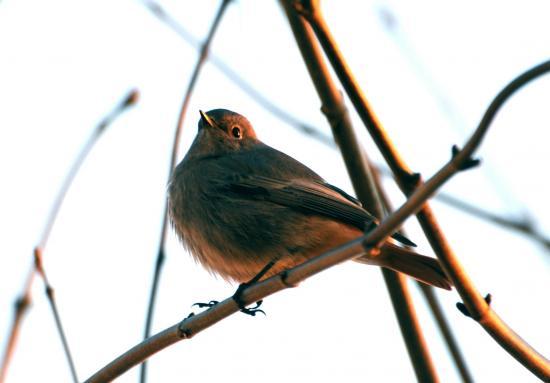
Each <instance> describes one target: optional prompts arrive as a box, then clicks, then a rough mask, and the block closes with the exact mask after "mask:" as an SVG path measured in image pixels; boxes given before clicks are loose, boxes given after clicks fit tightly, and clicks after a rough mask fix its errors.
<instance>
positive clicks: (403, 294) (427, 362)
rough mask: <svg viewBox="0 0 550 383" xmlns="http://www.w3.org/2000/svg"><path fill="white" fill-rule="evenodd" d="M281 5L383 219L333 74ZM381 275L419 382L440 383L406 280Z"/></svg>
mask: <svg viewBox="0 0 550 383" xmlns="http://www.w3.org/2000/svg"><path fill="white" fill-rule="evenodd" d="M281 4H282V6H283V8H284V10H285V12H286V15H287V17H288V21H289V23H290V26H291V29H292V31H293V33H294V37H295V39H296V43H297V44H298V47H299V49H300V52H301V54H302V57H303V59H304V62H305V64H306V68H307V70H308V72H309V74H310V77H311V79H312V82H313V85H314V86H315V88H316V90H317V93H318V94H319V98H320V99H321V103H322V108H321V110H322V111H323V113H324V114H325V116H326V117H327V120H328V122H329V124H330V126H331V128H332V132H333V135H334V138H335V140H336V142H337V143H338V146H339V147H340V148H341V153H342V156H343V158H344V161H345V164H346V167H347V170H348V173H349V175H350V178H351V181H352V183H353V186H354V189H355V191H356V193H357V195H358V197H359V200H360V201H361V203H362V204H363V206H364V207H365V209H367V210H368V211H370V212H371V213H373V214H374V215H375V216H376V217H378V218H379V219H381V218H383V216H384V212H383V208H382V204H381V201H380V198H379V191H378V190H377V189H378V187H377V185H376V182H375V180H374V177H373V175H372V172H371V169H370V166H369V160H368V158H367V155H366V153H365V152H364V151H363V150H362V149H361V147H360V145H359V143H358V142H357V138H356V136H355V133H354V131H353V126H352V124H351V120H350V118H349V114H348V112H347V109H346V107H345V105H344V101H343V97H342V94H341V93H340V92H339V91H338V89H337V88H336V85H335V84H334V81H333V80H332V78H331V75H330V74H329V71H328V68H327V66H326V64H325V61H324V58H323V55H322V53H321V50H320V48H319V46H318V44H317V42H316V40H315V36H314V34H313V32H312V31H311V29H310V28H309V26H308V25H307V24H306V23H305V22H304V21H303V20H302V19H301V18H300V16H299V15H297V14H296V13H295V12H294V10H293V9H292V6H291V5H290V3H289V2H288V1H282V2H281ZM381 271H382V274H383V276H384V281H385V282H386V287H387V288H388V292H389V295H390V298H391V302H392V306H393V309H394V312H395V314H396V319H397V321H398V323H399V328H400V330H401V334H402V336H403V340H404V341H405V345H406V347H407V351H408V354H409V357H410V359H411V363H412V365H413V368H414V371H415V373H416V376H417V379H418V380H419V381H422V382H437V381H438V378H437V373H436V371H435V367H434V365H433V362H432V359H431V356H430V353H429V350H428V346H427V344H426V341H425V339H424V335H423V333H422V329H421V326H420V323H419V321H418V318H417V316H416V311H415V309H414V305H413V302H412V297H411V295H410V293H409V290H408V286H407V284H406V280H405V277H404V276H403V275H401V274H399V273H396V272H394V271H392V270H389V269H385V268H382V269H381Z"/></svg>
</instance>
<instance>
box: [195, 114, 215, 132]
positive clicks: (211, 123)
mask: <svg viewBox="0 0 550 383" xmlns="http://www.w3.org/2000/svg"><path fill="white" fill-rule="evenodd" d="M199 113H200V114H201V120H202V123H203V124H204V126H209V127H211V128H213V127H215V126H216V123H215V122H214V120H212V119H211V118H210V117H209V116H208V114H206V113H204V112H203V111H202V110H199Z"/></svg>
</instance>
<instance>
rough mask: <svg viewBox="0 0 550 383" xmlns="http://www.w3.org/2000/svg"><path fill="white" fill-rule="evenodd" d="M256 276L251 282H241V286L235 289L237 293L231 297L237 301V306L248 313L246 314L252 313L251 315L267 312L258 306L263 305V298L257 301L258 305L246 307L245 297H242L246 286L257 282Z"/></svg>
mask: <svg viewBox="0 0 550 383" xmlns="http://www.w3.org/2000/svg"><path fill="white" fill-rule="evenodd" d="M255 278H256V277H254V278H252V279H251V280H250V281H249V282H246V283H241V284H240V285H239V287H238V288H237V291H235V294H233V296H232V297H231V298H233V300H234V301H235V303H236V304H237V306H239V309H241V312H242V313H244V314H246V315H251V316H253V317H254V316H256V314H257V313H262V314H264V315H266V314H265V311H264V310H261V309H259V308H258V307H260V306H261V305H262V302H263V301H262V300H260V301H258V302H256V306H254V307H246V305H245V303H244V301H243V298H242V294H243V291H244V290H246V288H247V287H248V286H250V285H251V284H252V283H254V282H256V281H255V280H254V279H255Z"/></svg>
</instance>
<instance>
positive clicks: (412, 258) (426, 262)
mask: <svg viewBox="0 0 550 383" xmlns="http://www.w3.org/2000/svg"><path fill="white" fill-rule="evenodd" d="M356 261H357V262H360V263H368V264H375V265H378V266H382V267H386V268H388V269H392V270H394V271H399V272H400V273H404V274H407V275H409V276H411V277H413V278H415V279H417V280H419V281H420V282H424V283H426V284H428V285H432V286H436V287H440V288H442V289H446V290H450V289H451V287H452V283H451V281H450V280H449V279H448V278H447V276H446V275H445V273H444V272H443V269H442V268H441V266H440V265H439V262H438V261H437V259H434V258H430V257H426V256H424V255H420V254H418V253H415V252H414V251H411V250H408V249H405V248H403V247H400V246H397V245H394V244H393V243H390V242H386V243H384V245H383V246H382V248H381V250H380V254H379V255H378V256H376V257H368V256H363V257H360V258H357V259H356Z"/></svg>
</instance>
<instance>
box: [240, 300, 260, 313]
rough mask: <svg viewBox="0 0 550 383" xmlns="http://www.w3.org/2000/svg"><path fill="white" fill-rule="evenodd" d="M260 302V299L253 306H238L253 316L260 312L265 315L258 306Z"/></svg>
mask: <svg viewBox="0 0 550 383" xmlns="http://www.w3.org/2000/svg"><path fill="white" fill-rule="evenodd" d="M262 302H263V301H261V300H260V301H258V302H256V306H254V307H241V306H239V307H240V308H241V312H242V313H244V314H246V315H251V316H253V317H255V316H256V314H257V313H262V314H264V315H266V313H265V311H264V310H261V309H259V308H258V307H260V306H261V305H262Z"/></svg>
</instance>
